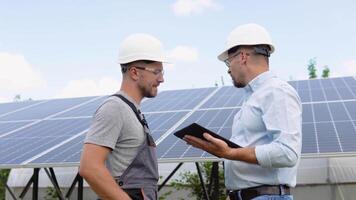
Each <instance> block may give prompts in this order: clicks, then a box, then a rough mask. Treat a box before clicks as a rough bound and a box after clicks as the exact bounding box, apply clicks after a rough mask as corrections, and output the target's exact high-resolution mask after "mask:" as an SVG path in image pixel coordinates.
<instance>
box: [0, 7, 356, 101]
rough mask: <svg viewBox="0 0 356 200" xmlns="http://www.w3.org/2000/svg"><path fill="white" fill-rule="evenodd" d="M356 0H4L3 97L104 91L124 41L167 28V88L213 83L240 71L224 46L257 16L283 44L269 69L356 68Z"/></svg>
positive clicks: (116, 80)
mask: <svg viewBox="0 0 356 200" xmlns="http://www.w3.org/2000/svg"><path fill="white" fill-rule="evenodd" d="M355 10H356V3H355V2H354V1H351V0H349V1H346V0H345V1H344V0H340V1H319V0H316V1H306V0H305V1H304V0H303V1H293V2H290V1H288V2H287V1H238V0H236V1H216V0H215V1H214V0H191V1H188V0H175V1H173V0H169V1H168V0H167V1H157V0H152V1H118V0H107V1H98V0H91V1H89V0H88V1H84V0H76V1H69V0H63V1H44V0H43V1H18V0H11V1H10V0H7V1H4V0H0V102H6V101H12V99H13V97H14V96H15V95H16V94H20V95H21V96H22V98H23V99H26V98H30V97H31V98H32V99H50V98H59V97H75V96H90V95H104V94H110V93H114V92H115V91H117V90H118V89H119V88H120V83H121V72H120V69H119V66H118V64H117V52H118V47H119V45H120V42H121V41H122V40H123V39H124V38H125V37H126V36H128V35H129V34H132V33H137V32H144V33H149V34H152V35H154V36H156V37H157V38H159V39H160V40H161V41H162V43H163V44H164V46H165V49H166V50H167V54H168V55H169V56H170V58H171V61H172V64H170V65H167V66H166V67H165V70H166V74H165V83H164V84H162V85H161V87H160V90H161V91H162V90H172V89H183V88H199V87H210V86H213V85H214V84H215V82H217V83H218V84H219V85H221V77H223V79H224V82H225V84H226V85H229V84H231V79H230V77H229V76H228V74H227V73H226V70H227V68H226V67H225V66H224V64H223V63H221V62H219V61H218V60H217V58H216V56H217V55H218V54H219V53H220V51H221V50H222V49H223V48H224V44H225V40H226V37H227V35H228V34H229V32H230V31H231V30H232V29H234V28H235V27H236V26H238V25H241V24H245V23H251V22H253V23H258V24H260V25H262V26H264V27H265V28H266V29H267V30H268V31H269V32H270V34H271V37H272V40H273V42H274V43H275V46H276V51H275V53H274V54H272V56H271V62H270V69H271V70H272V71H273V72H274V73H275V74H277V75H278V76H280V77H281V78H283V79H285V80H290V79H306V78H307V73H308V72H307V70H306V67H307V64H308V60H309V59H311V58H314V57H315V58H316V60H317V66H318V73H319V74H321V71H322V67H323V66H325V65H328V66H329V68H330V70H331V76H349V75H353V76H355V75H356V37H355V36H356V22H355V20H356V12H355Z"/></svg>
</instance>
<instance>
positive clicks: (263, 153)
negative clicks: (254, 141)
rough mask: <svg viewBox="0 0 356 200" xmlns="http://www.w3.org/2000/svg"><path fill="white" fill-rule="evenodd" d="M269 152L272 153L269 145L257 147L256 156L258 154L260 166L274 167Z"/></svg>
mask: <svg viewBox="0 0 356 200" xmlns="http://www.w3.org/2000/svg"><path fill="white" fill-rule="evenodd" d="M268 152H270V151H269V150H268V146H267V145H260V146H256V147H255V154H256V158H257V161H258V164H259V165H261V166H262V167H264V168H271V167H272V162H271V159H270V157H269V154H268Z"/></svg>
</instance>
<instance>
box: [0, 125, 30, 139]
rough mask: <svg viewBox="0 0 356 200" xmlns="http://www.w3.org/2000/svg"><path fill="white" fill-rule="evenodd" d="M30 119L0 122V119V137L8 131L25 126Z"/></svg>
mask: <svg viewBox="0 0 356 200" xmlns="http://www.w3.org/2000/svg"><path fill="white" fill-rule="evenodd" d="M30 123H32V122H30V121H25V122H24V121H20V122H1V121H0V137H1V136H2V135H4V134H6V133H8V132H10V131H13V130H16V129H18V128H21V127H23V126H25V125H26V124H30Z"/></svg>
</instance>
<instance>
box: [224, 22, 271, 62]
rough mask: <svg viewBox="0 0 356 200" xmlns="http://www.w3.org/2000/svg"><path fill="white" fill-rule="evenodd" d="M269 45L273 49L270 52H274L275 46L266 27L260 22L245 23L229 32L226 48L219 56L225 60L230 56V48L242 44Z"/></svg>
mask: <svg viewBox="0 0 356 200" xmlns="http://www.w3.org/2000/svg"><path fill="white" fill-rule="evenodd" d="M261 44H265V45H269V47H270V48H271V51H270V52H269V54H271V53H273V52H274V46H273V43H272V39H271V37H270V36H269V34H268V32H267V31H266V29H264V28H263V27H262V26H260V25H258V24H245V25H241V26H238V27H236V28H235V29H234V30H233V31H231V33H230V34H229V36H228V38H227V41H226V46H225V50H224V51H223V52H222V53H221V54H220V55H219V56H218V59H219V60H221V61H224V60H226V59H227V58H228V53H227V52H228V51H229V49H231V48H233V47H236V46H240V45H261Z"/></svg>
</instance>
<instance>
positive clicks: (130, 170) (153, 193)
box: [114, 95, 159, 200]
mask: <svg viewBox="0 0 356 200" xmlns="http://www.w3.org/2000/svg"><path fill="white" fill-rule="evenodd" d="M115 96H117V97H119V98H121V99H122V100H123V101H124V102H126V103H127V104H128V105H129V106H130V107H131V109H132V110H133V111H134V112H135V114H136V116H137V118H138V119H139V121H140V122H141V124H142V125H143V127H144V132H145V135H146V140H145V142H143V144H142V145H141V146H140V147H139V150H138V153H137V155H136V157H135V158H134V160H133V161H132V163H131V164H130V165H129V166H128V167H127V168H126V169H125V171H124V172H123V174H122V175H121V176H119V177H114V178H115V180H116V182H117V183H118V185H119V186H120V187H121V188H122V189H124V190H125V192H126V193H128V194H129V195H130V197H131V198H132V199H133V200H136V199H138V200H139V199H144V200H157V199H158V197H157V188H158V187H157V182H158V179H159V175H158V163H157V157H156V144H155V142H154V139H153V138H152V136H151V134H150V130H149V128H148V125H147V122H146V120H145V119H144V116H143V115H141V113H140V111H138V110H137V109H136V107H135V106H134V104H132V102H130V101H128V100H127V99H126V98H124V97H123V96H121V95H115Z"/></svg>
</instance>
